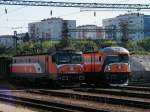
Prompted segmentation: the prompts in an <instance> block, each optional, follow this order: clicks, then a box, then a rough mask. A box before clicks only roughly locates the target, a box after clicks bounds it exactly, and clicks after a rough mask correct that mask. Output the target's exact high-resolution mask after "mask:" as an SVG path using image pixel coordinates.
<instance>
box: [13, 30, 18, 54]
mask: <svg viewBox="0 0 150 112" xmlns="http://www.w3.org/2000/svg"><path fill="white" fill-rule="evenodd" d="M12 38H13V40H14V48H15V54H17V31H14V36H13V37H12Z"/></svg>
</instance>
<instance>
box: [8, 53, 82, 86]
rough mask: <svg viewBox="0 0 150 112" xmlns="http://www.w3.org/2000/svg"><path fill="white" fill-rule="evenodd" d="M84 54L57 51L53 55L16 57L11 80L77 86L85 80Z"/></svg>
mask: <svg viewBox="0 0 150 112" xmlns="http://www.w3.org/2000/svg"><path fill="white" fill-rule="evenodd" d="M82 61H83V60H82V53H80V52H75V51H74V52H73V51H57V52H55V53H51V54H36V55H20V56H14V57H13V59H12V64H11V75H10V76H11V78H14V79H17V80H18V79H19V80H20V79H23V80H25V79H28V80H34V81H40V82H43V81H48V82H53V83H55V84H58V85H60V86H76V85H78V84H80V82H81V80H84V76H83V66H82V63H83V62H82Z"/></svg>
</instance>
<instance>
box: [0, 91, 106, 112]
mask: <svg viewBox="0 0 150 112" xmlns="http://www.w3.org/2000/svg"><path fill="white" fill-rule="evenodd" d="M23 91H24V90H22V92H23ZM5 92H6V91H5ZM5 92H2V91H1V93H0V100H1V101H4V102H11V103H17V104H23V105H27V106H31V107H35V108H40V109H44V110H48V111H51V112H58V111H61V112H109V111H106V110H99V109H94V108H89V107H82V106H77V105H69V104H63V103H58V102H53V101H45V100H39V99H34V98H27V97H21V96H15V95H8V94H6V93H5ZM7 92H8V91H7ZM9 92H13V91H9ZM15 92H16V91H15ZM20 92H21V91H20Z"/></svg>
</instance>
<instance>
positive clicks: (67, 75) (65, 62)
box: [52, 51, 84, 85]
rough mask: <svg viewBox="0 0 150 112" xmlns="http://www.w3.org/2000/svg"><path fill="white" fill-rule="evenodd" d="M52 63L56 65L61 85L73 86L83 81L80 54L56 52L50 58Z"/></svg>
mask: <svg viewBox="0 0 150 112" xmlns="http://www.w3.org/2000/svg"><path fill="white" fill-rule="evenodd" d="M52 61H53V62H55V63H56V66H57V74H58V77H57V78H58V82H59V83H60V84H61V85H75V84H77V82H79V83H80V82H81V81H82V80H84V76H83V66H82V63H83V59H82V53H81V52H70V51H67V52H64V51H63V52H57V53H55V54H54V55H53V56H52Z"/></svg>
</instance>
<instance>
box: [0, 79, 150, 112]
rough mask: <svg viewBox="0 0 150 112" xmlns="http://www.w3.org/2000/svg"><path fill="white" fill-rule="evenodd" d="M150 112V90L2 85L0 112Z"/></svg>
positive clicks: (131, 86)
mask: <svg viewBox="0 0 150 112" xmlns="http://www.w3.org/2000/svg"><path fill="white" fill-rule="evenodd" d="M10 110H11V112H17V111H18V112H20V111H21V112H49V111H51V112H58V111H63V112H64V111H65V112H98V111H99V112H150V87H142V86H135V85H130V86H127V87H111V88H110V87H109V88H108V87H107V88H104V87H101V88H96V87H94V88H92V87H86V88H73V89H71V88H69V89H66V88H59V89H58V88H57V89H50V88H48V87H46V88H43V87H40V88H37V87H32V88H31V86H16V85H15V86H14V85H11V84H10V83H7V82H1V84H0V112H8V111H10Z"/></svg>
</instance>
